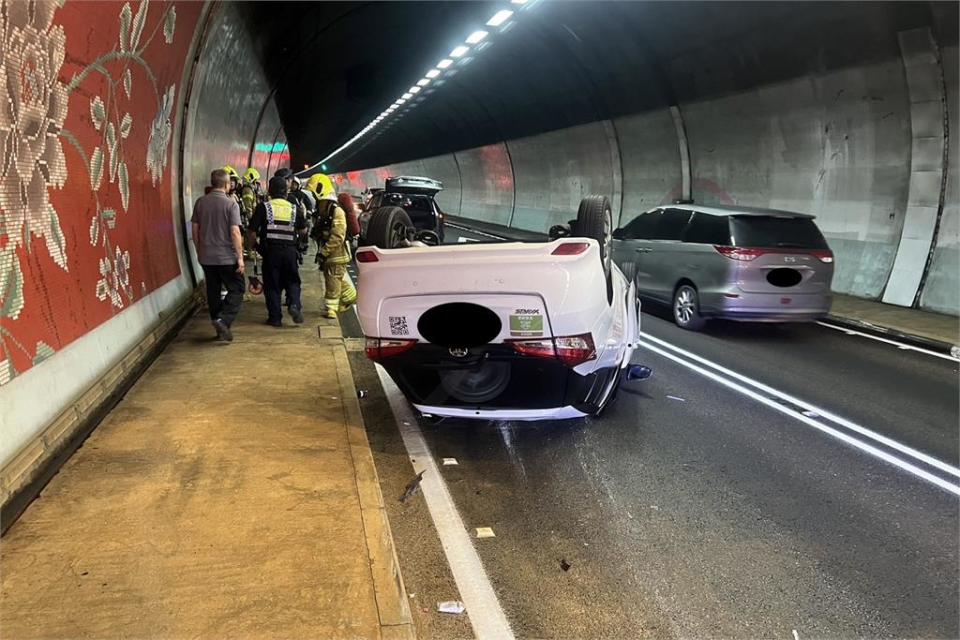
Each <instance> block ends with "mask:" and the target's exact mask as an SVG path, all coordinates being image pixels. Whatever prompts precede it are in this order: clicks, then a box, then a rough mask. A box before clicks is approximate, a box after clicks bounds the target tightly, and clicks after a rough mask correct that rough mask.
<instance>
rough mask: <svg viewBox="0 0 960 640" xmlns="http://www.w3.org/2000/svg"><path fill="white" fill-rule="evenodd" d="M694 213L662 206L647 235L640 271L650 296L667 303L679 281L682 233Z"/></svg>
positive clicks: (681, 261)
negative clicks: (654, 224) (648, 238)
mask: <svg viewBox="0 0 960 640" xmlns="http://www.w3.org/2000/svg"><path fill="white" fill-rule="evenodd" d="M692 214H693V212H692V211H691V210H689V209H678V208H675V207H665V208H663V209H661V210H660V216H659V217H658V218H657V223H656V227H655V228H654V229H653V231H652V233H651V234H650V236H651V237H650V240H649V243H648V245H647V248H648V250H647V251H645V252H644V253H643V271H644V274H645V278H646V279H647V284H646V285H645V287H646V289H647V291H648V294H647V295H649V296H650V297H653V298H656V299H658V300H661V301H664V302H668V301H670V300H671V298H672V297H673V288H674V286H675V285H676V283H677V281H678V280H679V279H680V277H682V276H681V273H682V272H683V264H684V245H683V239H682V238H683V232H684V230H685V229H686V228H687V224H688V223H689V222H690V216H691V215H692Z"/></svg>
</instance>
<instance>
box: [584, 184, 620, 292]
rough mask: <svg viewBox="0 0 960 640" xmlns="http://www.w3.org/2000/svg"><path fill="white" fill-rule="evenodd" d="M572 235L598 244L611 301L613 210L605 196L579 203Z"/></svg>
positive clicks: (592, 197)
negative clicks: (591, 239) (592, 240)
mask: <svg viewBox="0 0 960 640" xmlns="http://www.w3.org/2000/svg"><path fill="white" fill-rule="evenodd" d="M574 235H577V236H580V237H583V238H593V239H594V240H596V241H597V242H598V243H599V244H600V264H601V265H602V266H603V275H604V277H605V278H606V279H607V301H608V302H612V301H613V279H612V278H611V276H610V271H611V269H612V261H613V210H612V209H611V207H610V199H609V198H607V196H587V197H586V198H584V199H583V200H581V201H580V208H579V209H578V210H577V222H576V229H575V230H574Z"/></svg>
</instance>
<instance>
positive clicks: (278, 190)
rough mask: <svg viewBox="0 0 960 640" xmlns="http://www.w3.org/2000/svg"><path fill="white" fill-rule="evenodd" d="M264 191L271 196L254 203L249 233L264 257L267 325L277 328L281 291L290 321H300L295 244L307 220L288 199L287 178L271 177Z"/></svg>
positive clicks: (281, 313)
mask: <svg viewBox="0 0 960 640" xmlns="http://www.w3.org/2000/svg"><path fill="white" fill-rule="evenodd" d="M267 190H268V194H269V196H270V199H269V200H268V201H266V202H264V203H262V204H259V205H257V208H256V211H255V213H254V215H253V220H252V222H251V227H250V232H249V239H250V243H251V245H255V246H256V247H257V251H258V252H259V253H260V255H261V256H263V294H264V298H265V299H266V302H267V324H269V325H271V326H274V327H279V326H281V325H282V323H283V308H282V307H281V305H280V292H281V291H285V292H286V294H287V304H288V306H289V309H290V316H291V317H292V318H293V321H294V322H295V323H297V324H303V307H302V305H301V302H300V268H299V261H298V252H297V243H298V239H299V238H300V237H302V236H305V235H306V233H307V221H306V219H305V218H304V217H303V214H302V213H301V212H300V211H299V210H298V209H297V207H295V206H294V205H293V204H292V203H291V202H290V201H289V200H287V181H286V180H285V179H284V178H282V177H277V176H275V177H273V178H270V183H269V185H268V188H267Z"/></svg>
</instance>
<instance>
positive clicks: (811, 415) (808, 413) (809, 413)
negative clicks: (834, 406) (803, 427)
mask: <svg viewBox="0 0 960 640" xmlns="http://www.w3.org/2000/svg"><path fill="white" fill-rule="evenodd" d="M803 415H805V416H807V417H808V418H819V417H820V414H819V413H817V412H816V411H810V410H809V409H808V410H806V411H804V412H803Z"/></svg>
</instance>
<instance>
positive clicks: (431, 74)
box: [421, 69, 440, 82]
mask: <svg viewBox="0 0 960 640" xmlns="http://www.w3.org/2000/svg"><path fill="white" fill-rule="evenodd" d="M438 75H440V69H430V71H427V77H428V78H436V77H437V76H438ZM421 82H423V80H421Z"/></svg>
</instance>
